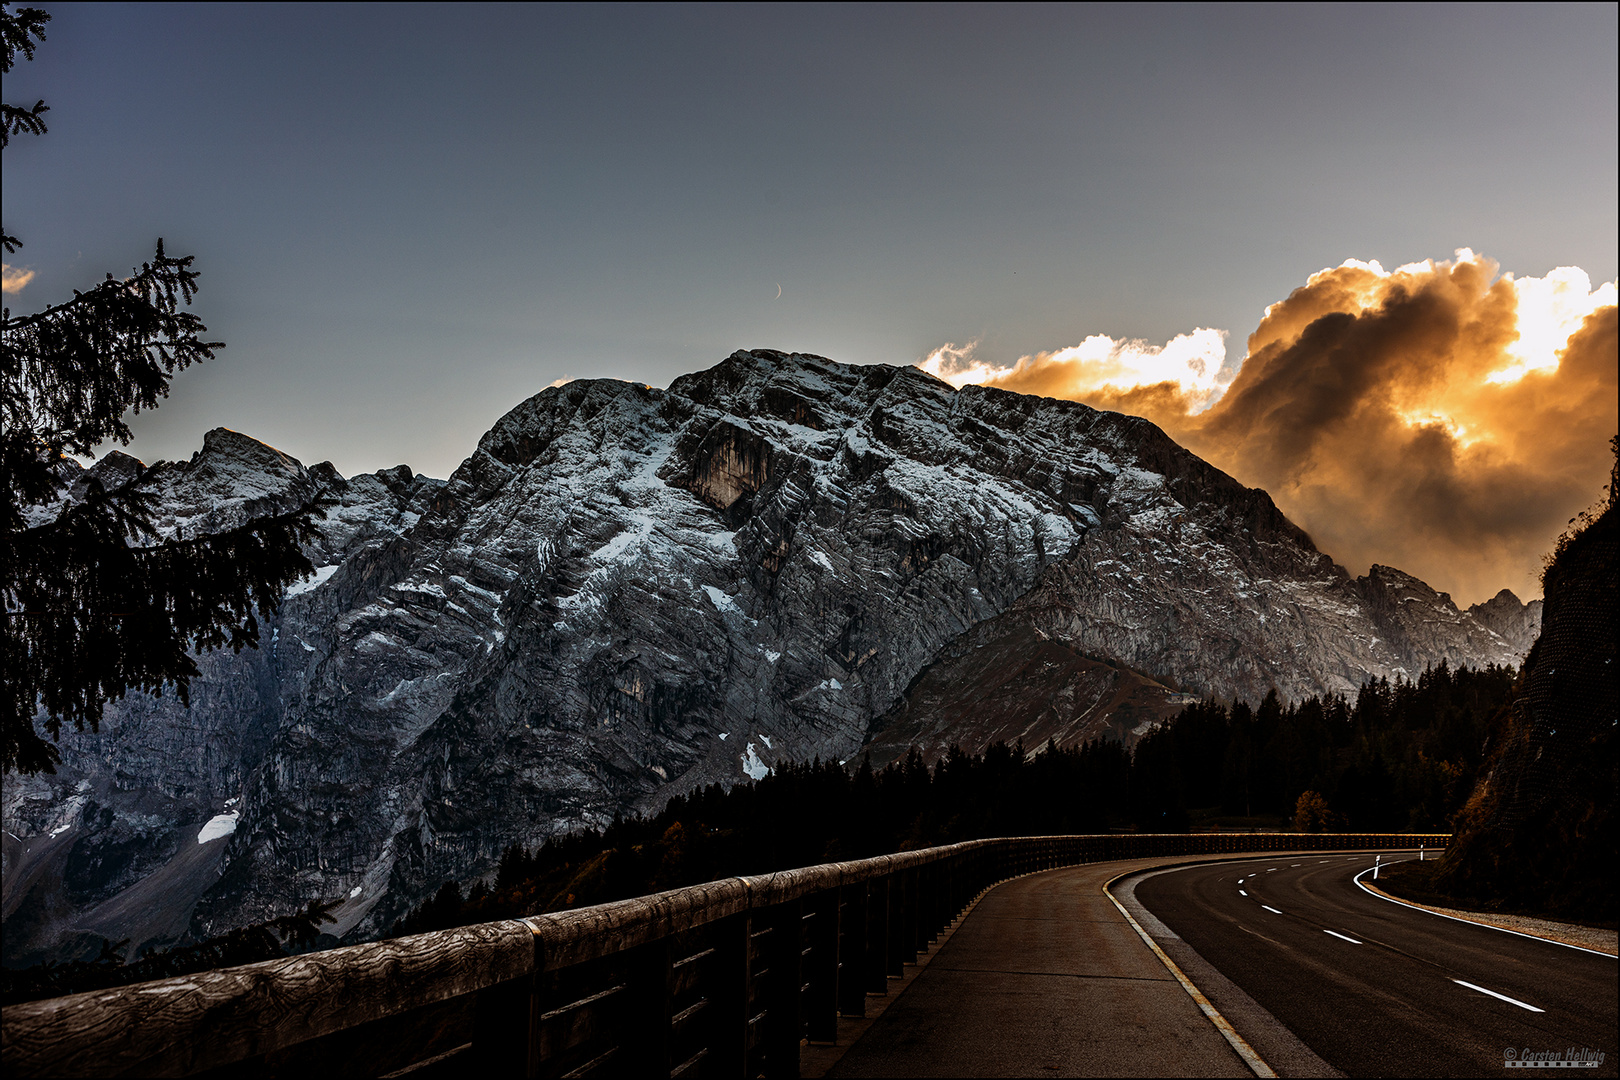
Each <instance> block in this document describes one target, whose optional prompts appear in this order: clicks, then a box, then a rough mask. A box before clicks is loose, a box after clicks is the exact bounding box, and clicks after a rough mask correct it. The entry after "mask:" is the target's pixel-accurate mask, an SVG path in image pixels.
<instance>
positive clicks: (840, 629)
mask: <svg viewBox="0 0 1620 1080" xmlns="http://www.w3.org/2000/svg"><path fill="white" fill-rule="evenodd" d="M140 468H141V466H140V465H139V463H137V462H135V461H134V460H133V459H131V458H128V457H127V456H124V455H121V454H116V453H114V454H109V455H108V456H107V457H106V458H104V459H102V460H101V461H100V462H98V463H97V464H96V465H95V466H94V467H93V469H92V470H91V472H92V473H95V472H96V471H98V470H102V471H106V472H108V473H112V474H114V475H118V476H128V475H130V474H132V473H134V472H137V471H139V470H140ZM142 485H143V486H144V487H145V488H146V489H148V490H150V491H153V492H155V493H156V494H157V495H158V496H159V498H160V500H161V502H160V505H161V507H162V510H161V512H160V514H159V518H160V523H161V524H162V526H163V527H164V529H165V530H166V531H167V532H168V533H169V534H170V535H195V534H197V533H198V532H204V531H209V530H213V529H218V528H223V527H227V526H229V525H234V524H236V523H238V522H240V521H242V520H243V519H245V518H246V517H249V516H253V515H256V514H262V513H269V512H279V511H282V510H286V509H290V508H292V507H294V506H296V505H298V504H300V503H301V502H304V501H306V500H308V499H309V498H311V497H313V496H314V495H316V494H317V493H321V492H324V493H325V494H326V496H327V497H328V499H329V500H331V501H332V502H333V503H334V505H333V508H332V509H331V510H330V511H329V512H328V515H327V517H326V519H325V520H324V521H323V522H321V523H320V525H319V532H318V538H317V539H316V541H315V542H314V544H313V546H312V549H311V552H310V554H311V556H312V559H313V561H314V563H315V564H316V565H317V566H318V567H319V569H318V570H317V572H316V574H315V576H314V578H312V579H310V580H308V581H306V582H304V583H302V584H300V585H298V586H295V587H294V588H292V589H291V590H290V591H289V593H288V596H287V599H286V602H285V603H284V604H283V606H282V608H281V610H280V612H279V613H278V614H277V615H276V616H275V617H274V618H272V619H271V620H270V622H269V626H268V628H267V630H266V632H265V634H264V641H265V647H264V648H262V649H260V650H258V651H247V652H244V653H242V654H240V655H233V654H231V653H229V652H225V653H215V654H210V655H209V656H207V657H205V658H203V659H202V661H201V666H202V670H203V675H202V677H201V678H200V679H199V680H198V681H197V682H196V683H194V685H193V689H192V706H191V708H190V709H189V710H188V709H185V708H183V707H181V706H180V705H179V704H178V703H177V702H176V701H175V700H174V699H173V697H172V696H165V697H163V698H149V697H145V696H140V697H131V698H130V699H127V700H125V701H123V702H120V703H117V704H115V705H113V706H111V707H109V709H108V711H107V715H106V719H105V720H104V722H103V724H102V727H101V731H100V733H99V734H92V733H89V732H85V733H82V734H72V735H65V736H64V738H63V741H62V747H61V749H62V757H63V766H62V768H61V769H60V771H59V772H58V774H57V775H55V776H47V777H35V778H15V777H8V778H7V780H6V784H5V790H4V808H3V809H4V826H5V835H4V909H3V914H4V920H5V922H4V942H5V958H6V961H7V963H11V964H16V963H27V962H32V961H34V960H38V959H41V958H45V957H57V956H67V955H75V954H76V953H77V952H78V951H80V950H83V949H85V948H89V949H90V951H91V952H94V951H95V950H94V948H90V945H91V943H92V942H95V944H96V945H97V946H99V941H97V940H96V939H97V938H98V937H99V936H104V937H108V938H112V939H114V940H119V939H122V938H126V937H127V938H131V939H133V941H134V943H135V945H136V946H137V947H138V946H139V945H141V944H143V943H165V942H169V941H175V940H181V939H183V938H185V937H187V936H190V937H202V936H206V935H208V934H211V933H218V932H221V931H223V930H225V929H228V928H230V927H233V926H237V925H242V924H246V923H250V922H255V921H258V920H261V919H263V918H266V917H269V916H273V915H279V914H284V913H287V912H289V911H291V910H292V909H293V908H294V907H296V906H298V905H301V904H303V903H305V902H307V901H308V900H310V899H312V898H321V899H335V898H342V900H343V904H342V906H341V907H340V908H339V911H338V914H339V917H340V921H339V923H338V925H337V933H339V934H340V935H348V936H350V937H351V938H353V937H364V936H369V935H373V934H376V933H379V932H382V931H384V930H386V928H387V927H388V926H389V925H391V923H392V921H393V920H394V919H395V918H396V917H398V916H399V915H400V914H401V913H402V912H403V911H404V910H406V909H407V908H408V907H409V906H411V905H414V904H416V903H417V902H419V901H420V900H421V899H423V897H424V895H426V894H429V893H431V892H432V891H433V890H434V889H435V888H436V887H437V886H438V884H439V883H440V882H441V881H443V880H445V879H448V878H455V879H460V880H465V879H467V878H469V877H471V876H474V875H476V874H478V873H480V872H482V871H484V870H487V869H492V868H493V866H494V864H495V860H497V859H498V857H499V855H500V852H501V850H502V849H503V847H505V846H506V845H508V844H510V843H512V842H514V841H524V842H527V843H533V842H535V841H537V840H539V839H540V838H542V837H544V836H546V835H549V834H551V833H554V832H558V831H563V830H568V829H572V828H575V827H578V826H581V825H584V824H603V823H606V822H607V821H608V820H610V819H611V818H612V817H613V815H614V814H615V813H618V812H622V811H628V810H634V809H638V808H647V807H650V806H655V805H659V804H661V803H662V801H663V800H665V799H667V798H668V797H669V796H670V795H671V794H674V793H676V792H679V791H685V790H689V789H690V788H692V787H693V786H696V785H702V784H707V783H711V782H715V781H718V782H721V783H727V784H729V783H733V782H736V781H739V780H742V779H745V778H747V777H750V776H762V775H764V774H765V771H766V770H767V769H769V768H770V767H771V766H772V765H773V764H774V763H777V762H781V761H807V760H809V759H811V758H813V757H817V756H819V757H821V758H822V759H837V760H840V761H848V760H850V759H853V758H855V757H856V756H857V755H858V754H860V753H862V748H863V746H864V747H867V748H868V750H869V752H871V753H872V755H873V760H874V764H881V763H882V762H884V761H887V760H892V759H893V758H895V757H898V756H901V755H903V754H905V753H906V752H907V751H908V750H909V749H910V747H911V746H913V745H915V746H918V747H919V748H920V749H921V750H922V751H923V752H924V754H925V756H928V757H930V758H932V757H934V756H937V755H938V754H939V753H940V752H942V750H943V749H944V747H946V746H947V745H949V744H950V743H952V742H959V743H962V744H963V745H964V746H966V747H967V748H969V749H979V748H982V747H983V746H984V745H987V744H988V743H989V742H991V741H994V740H997V739H1005V740H1007V741H1009V742H1012V741H1015V740H1017V739H1020V738H1021V739H1022V740H1023V742H1024V745H1025V746H1026V748H1028V749H1029V750H1031V751H1033V750H1035V749H1036V748H1037V747H1038V746H1040V745H1043V744H1044V743H1045V741H1046V740H1047V739H1048V738H1055V739H1056V740H1057V741H1058V742H1059V743H1060V744H1063V745H1068V744H1071V743H1073V742H1075V741H1078V740H1081V739H1085V738H1091V737H1095V736H1100V735H1108V736H1111V737H1118V738H1123V739H1125V740H1126V741H1127V742H1130V741H1134V739H1135V738H1136V737H1138V736H1139V735H1140V734H1141V733H1143V732H1144V731H1146V730H1148V729H1149V728H1150V727H1151V725H1153V724H1155V723H1157V722H1158V721H1160V720H1162V719H1164V718H1166V717H1168V716H1169V715H1171V714H1173V713H1174V711H1175V710H1176V709H1177V708H1179V707H1180V705H1181V704H1183V703H1185V702H1188V701H1191V700H1194V699H1195V698H1196V697H1198V696H1202V695H1213V696H1217V697H1221V698H1225V699H1230V698H1233V697H1242V698H1246V699H1249V700H1251V701H1258V700H1259V698H1260V697H1262V696H1263V695H1264V694H1265V693H1266V692H1267V691H1269V690H1271V689H1276V690H1277V692H1278V693H1279V694H1281V695H1282V696H1283V697H1284V698H1285V699H1288V700H1295V699H1299V698H1302V697H1304V696H1307V695H1310V694H1316V693H1322V692H1334V691H1337V692H1345V693H1353V692H1354V691H1355V689H1356V688H1357V687H1358V686H1359V685H1360V684H1361V683H1362V681H1363V680H1365V679H1366V678H1368V677H1371V676H1388V677H1391V678H1393V677H1397V676H1401V675H1410V676H1415V675H1416V674H1418V673H1419V672H1421V671H1422V670H1423V669H1424V668H1425V667H1426V666H1428V665H1431V664H1438V663H1439V662H1441V661H1446V662H1448V663H1450V664H1452V665H1459V664H1469V665H1476V666H1477V665H1483V664H1487V663H1497V664H1517V663H1518V662H1519V660H1520V659H1521V658H1522V657H1523V655H1524V653H1525V651H1526V650H1527V649H1528V648H1529V646H1530V644H1531V642H1532V641H1533V640H1534V638H1535V635H1536V632H1537V629H1538V627H1539V622H1540V602H1539V601H1537V602H1533V603H1531V604H1528V605H1527V604H1523V603H1520V602H1519V600H1518V599H1517V598H1516V597H1514V596H1513V594H1512V593H1509V592H1507V591H1506V590H1504V591H1503V592H1502V593H1500V594H1499V595H1498V596H1497V597H1495V598H1494V599H1492V600H1490V601H1489V602H1487V603H1484V604H1478V605H1475V606H1474V607H1472V608H1468V609H1466V610H1459V609H1458V608H1457V607H1456V606H1455V605H1454V604H1453V603H1452V601H1451V599H1450V597H1448V596H1446V595H1445V594H1442V593H1436V592H1435V591H1434V590H1432V589H1430V588H1429V587H1428V586H1427V585H1425V584H1423V583H1422V582H1421V581H1418V580H1416V579H1415V578H1412V577H1410V576H1409V575H1406V574H1403V573H1401V572H1400V571H1398V570H1393V569H1390V568H1388V567H1374V568H1373V570H1372V572H1371V573H1370V574H1369V575H1368V576H1366V577H1361V578H1352V577H1350V576H1349V575H1348V574H1347V573H1346V572H1345V571H1344V570H1343V569H1342V568H1340V567H1339V566H1336V565H1335V564H1334V563H1333V561H1332V560H1331V559H1330V558H1328V557H1327V556H1326V555H1324V554H1322V553H1321V552H1319V551H1317V550H1316V548H1315V547H1314V545H1313V544H1312V543H1311V541H1310V538H1309V537H1308V536H1306V535H1305V533H1303V532H1302V531H1301V530H1300V529H1298V528H1297V527H1295V526H1294V525H1293V524H1292V523H1290V522H1289V521H1288V520H1287V519H1286V518H1285V517H1284V516H1283V515H1282V514H1281V512H1279V511H1278V510H1277V508H1276V506H1275V505H1273V503H1272V501H1271V499H1270V497H1269V496H1267V495H1266V493H1265V492H1263V491H1259V490H1255V489H1252V488H1246V487H1244V486H1242V485H1241V484H1239V483H1238V482H1237V481H1235V480H1233V479H1232V478H1231V477H1229V476H1227V475H1226V474H1224V473H1222V472H1220V471H1219V470H1217V469H1215V468H1214V467H1212V466H1210V465H1209V464H1207V463H1205V462H1204V461H1202V460H1201V459H1199V458H1197V457H1196V456H1194V455H1193V454H1191V453H1189V452H1188V451H1186V450H1184V449H1182V448H1181V447H1180V446H1178V445H1176V444H1175V443H1174V442H1173V441H1171V440H1170V438H1169V437H1168V436H1166V435H1165V434H1164V433H1163V432H1162V431H1161V430H1159V429H1158V428H1157V427H1155V426H1154V425H1153V424H1151V423H1149V422H1147V421H1146V420H1142V419H1139V418H1135V417H1129V416H1123V415H1120V414H1117V413H1106V412H1099V411H1097V410H1094V409H1091V408H1089V407H1087V406H1085V405H1081V404H1077V403H1074V402H1069V401H1058V400H1052V399H1047V398H1035V397H1028V396H1023V395H1018V394H1012V393H1007V392H1005V391H999V390H993V389H983V388H979V387H971V386H970V387H965V388H963V389H961V390H956V389H952V388H951V387H950V386H949V385H947V384H945V383H943V382H940V381H939V380H937V379H934V378H933V377H931V376H929V375H927V374H925V373H923V372H921V371H919V370H917V369H915V368H910V367H888V366H869V367H857V366H850V365H843V364H837V363H834V362H832V361H830V360H826V359H823V358H821V357H816V356H807V355H800V354H792V355H789V354H784V353H779V352H774V351H769V350H755V351H753V352H738V353H736V354H734V355H732V356H731V357H729V358H727V359H726V360H725V361H723V362H722V363H720V364H718V365H717V366H715V367H713V368H711V369H709V370H707V371H703V372H699V373H696V374H693V375H687V376H683V377H682V378H680V379H677V380H676V381H675V382H674V383H673V384H672V385H671V386H670V387H669V389H667V390H657V389H653V388H650V387H646V386H641V385H638V384H633V383H625V382H618V381H612V380H589V381H579V382H572V383H569V384H567V385H564V386H561V387H556V388H551V389H547V390H545V391H542V392H541V393H539V394H537V395H536V396H534V397H532V398H530V399H529V400H527V401H525V402H524V403H523V404H521V405H519V406H518V407H517V408H515V409H513V410H512V411H511V412H509V413H508V414H507V415H506V416H504V417H502V418H501V419H500V420H499V421H498V422H497V423H496V424H495V426H494V427H493V428H492V429H491V430H490V431H489V433H488V434H486V435H485V436H484V437H483V439H482V440H481V441H480V442H479V444H478V448H477V450H476V451H474V453H473V454H472V456H471V457H469V458H468V459H467V460H466V461H465V462H464V463H463V464H462V465H461V467H460V468H458V469H457V470H456V472H455V474H454V475H453V476H451V478H450V479H449V481H448V482H446V481H439V480H432V479H429V478H427V477H423V476H418V475H414V474H413V473H412V471H411V470H410V469H409V468H407V467H405V466H400V467H398V468H396V469H390V470H384V471H382V472H378V473H374V474H369V475H364V476H358V477H353V478H349V479H345V478H343V477H342V476H340V475H338V473H337V472H336V470H334V469H333V468H332V466H331V465H329V464H321V465H316V466H313V467H308V468H306V467H305V466H303V465H302V464H300V463H299V462H298V461H296V460H294V459H293V458H291V457H289V456H287V455H286V454H283V453H281V452H279V451H276V450H274V449H271V448H270V447H268V446H265V445H264V444H262V443H259V442H256V441H254V440H252V439H250V438H248V437H246V436H244V435H239V434H237V433H235V432H231V431H227V430H224V429H219V430H216V431H213V432H210V433H209V434H208V436H207V437H206V439H205V441H204V445H203V448H202V450H201V451H199V452H198V453H197V454H196V455H194V456H193V457H192V459H191V461H189V462H162V463H158V464H156V465H154V466H152V467H151V468H150V469H147V470H146V471H145V474H144V478H143V480H142ZM199 837H202V838H205V842H204V841H200V840H199Z"/></svg>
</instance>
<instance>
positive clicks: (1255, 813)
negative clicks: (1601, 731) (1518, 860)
mask: <svg viewBox="0 0 1620 1080" xmlns="http://www.w3.org/2000/svg"><path fill="white" fill-rule="evenodd" d="M1514 678H1515V673H1514V671H1513V669H1511V668H1506V667H1497V666H1495V665H1491V666H1488V667H1486V668H1484V669H1483V670H1478V671H1476V670H1473V669H1470V668H1460V669H1457V670H1455V671H1453V670H1452V669H1451V668H1450V667H1448V666H1447V665H1446V664H1445V663H1444V662H1442V663H1441V665H1440V666H1439V667H1437V668H1431V669H1429V670H1428V671H1425V672H1424V673H1423V674H1422V675H1420V676H1419V677H1418V679H1417V681H1415V682H1408V681H1406V680H1404V679H1402V680H1398V681H1396V682H1390V681H1389V680H1388V679H1375V680H1371V681H1369V682H1367V683H1366V684H1365V685H1363V686H1362V688H1361V690H1360V692H1359V693H1358V694H1357V695H1356V698H1355V701H1354V702H1351V701H1349V700H1348V699H1346V698H1343V697H1339V696H1336V695H1330V696H1327V697H1311V698H1307V699H1306V700H1304V701H1302V702H1300V703H1299V704H1297V705H1293V706H1288V707H1284V706H1283V705H1282V703H1281V702H1280V701H1279V700H1278V698H1277V695H1276V694H1275V693H1271V694H1268V695H1267V696H1266V698H1265V700H1264V701H1262V702H1261V703H1260V705H1259V707H1258V708H1251V707H1250V706H1249V705H1248V704H1247V703H1246V702H1237V703H1235V704H1234V705H1232V706H1231V707H1230V708H1228V707H1226V706H1224V705H1222V704H1220V703H1219V702H1203V703H1200V704H1198V705H1193V706H1190V707H1188V708H1187V709H1185V710H1184V711H1183V712H1182V713H1181V714H1180V715H1179V716H1177V717H1176V719H1175V720H1173V721H1172V722H1171V723H1169V724H1166V725H1165V726H1164V727H1162V728H1160V729H1159V730H1157V731H1154V732H1151V733H1150V734H1148V735H1147V736H1146V737H1144V738H1143V739H1142V741H1141V742H1139V743H1137V745H1136V753H1135V755H1134V759H1133V761H1132V764H1131V793H1132V802H1131V806H1132V816H1133V817H1134V819H1135V820H1136V821H1137V822H1138V823H1139V824H1141V825H1144V826H1146V825H1156V826H1158V827H1160V828H1162V829H1163V830H1165V831H1178V830H1180V829H1184V828H1186V827H1187V826H1188V825H1189V823H1190V822H1191V821H1192V820H1193V819H1194V817H1195V815H1196V816H1202V817H1204V818H1206V819H1207V818H1209V817H1211V816H1215V815H1217V814H1219V815H1226V816H1227V817H1229V818H1234V817H1235V818H1248V817H1255V818H1259V817H1278V816H1281V817H1285V818H1293V817H1294V816H1295V815H1296V813H1297V812H1299V811H1300V809H1301V802H1300V800H1301V797H1302V796H1305V795H1307V794H1314V795H1316V796H1317V797H1318V799H1319V800H1320V802H1315V801H1314V800H1308V801H1310V802H1312V803H1313V804H1314V805H1316V806H1317V807H1318V808H1319V809H1318V815H1317V816H1316V817H1315V818H1314V819H1313V820H1311V821H1310V823H1309V825H1308V827H1312V828H1328V829H1330V830H1333V831H1341V830H1347V831H1356V832H1399V831H1414V832H1428V831H1445V830H1447V829H1449V828H1450V820H1451V817H1452V815H1453V814H1455V813H1456V812H1457V811H1458V810H1460V809H1461V808H1462V805H1463V802H1464V801H1465V800H1466V799H1467V798H1468V793H1469V792H1470V791H1471V790H1472V789H1473V786H1474V781H1475V779H1476V778H1477V777H1478V775H1479V768H1480V764H1481V760H1482V756H1483V754H1484V752H1485V748H1486V745H1485V744H1486V740H1487V737H1488V735H1489V732H1490V729H1491V720H1492V718H1493V717H1494V716H1496V715H1497V714H1498V713H1500V712H1501V710H1502V709H1503V708H1504V707H1505V706H1506V705H1507V703H1508V701H1509V699H1510V698H1511V696H1512V690H1513V681H1514ZM1200 811H1202V814H1199V812H1200ZM1301 824H1302V825H1305V824H1306V823H1305V822H1301Z"/></svg>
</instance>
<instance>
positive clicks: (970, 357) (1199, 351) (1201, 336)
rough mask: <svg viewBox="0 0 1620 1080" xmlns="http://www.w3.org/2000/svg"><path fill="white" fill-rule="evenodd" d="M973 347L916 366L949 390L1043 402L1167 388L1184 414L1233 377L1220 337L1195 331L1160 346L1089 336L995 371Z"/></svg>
mask: <svg viewBox="0 0 1620 1080" xmlns="http://www.w3.org/2000/svg"><path fill="white" fill-rule="evenodd" d="M977 349H978V342H976V341H975V342H969V343H968V344H967V345H961V346H958V345H954V344H945V345H941V346H940V347H939V348H937V349H935V350H934V351H933V352H931V353H929V354H928V356H927V357H926V358H925V359H924V360H923V361H922V363H921V364H919V365H918V366H919V367H921V368H922V369H923V370H924V371H926V372H928V373H929V374H931V375H937V376H938V377H940V378H941V379H944V380H945V381H946V382H948V383H950V384H951V385H953V386H958V387H961V386H966V385H968V384H970V383H974V384H984V383H990V384H993V385H995V386H999V387H1002V388H1004V389H1008V390H1017V391H1020V392H1021V393H1027V394H1043V395H1046V396H1047V397H1069V398H1074V397H1081V396H1083V395H1086V394H1092V393H1096V392H1099V391H1113V392H1115V393H1121V392H1126V391H1130V390H1134V389H1137V388H1140V387H1147V386H1159V385H1168V386H1170V387H1173V388H1174V391H1175V392H1176V393H1177V394H1179V395H1181V396H1182V397H1183V398H1184V399H1185V401H1186V402H1187V406H1188V408H1189V410H1190V411H1192V412H1200V411H1202V410H1204V409H1206V408H1208V407H1209V406H1210V405H1212V404H1213V403H1214V402H1215V401H1217V400H1219V398H1220V396H1221V394H1222V393H1223V392H1224V391H1225V390H1226V386H1227V384H1228V383H1229V382H1231V379H1232V375H1233V373H1232V372H1230V371H1227V370H1226V369H1225V364H1226V331H1225V330H1212V329H1208V328H1200V329H1198V330H1194V331H1193V332H1192V333H1190V334H1179V335H1177V336H1176V337H1174V338H1172V339H1171V340H1170V341H1168V342H1166V343H1165V344H1163V345H1151V344H1149V343H1148V342H1146V341H1142V340H1139V339H1124V338H1120V339H1116V338H1111V337H1109V336H1108V335H1106V334H1093V335H1091V336H1090V337H1088V338H1086V339H1085V340H1084V341H1082V342H1081V343H1080V344H1078V345H1071V346H1069V347H1068V348H1064V349H1057V350H1055V351H1053V352H1042V353H1036V354H1034V355H1032V356H1024V357H1020V358H1019V359H1018V361H1017V362H1016V363H1014V364H1012V365H1010V366H1007V367H998V366H995V365H993V364H991V363H988V362H986V361H984V360H981V359H979V358H978V357H977V356H976V355H975V354H976V351H977Z"/></svg>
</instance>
